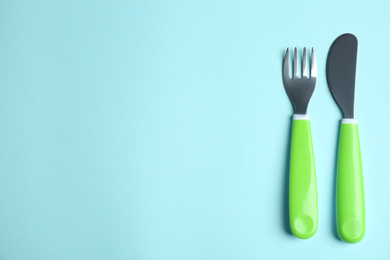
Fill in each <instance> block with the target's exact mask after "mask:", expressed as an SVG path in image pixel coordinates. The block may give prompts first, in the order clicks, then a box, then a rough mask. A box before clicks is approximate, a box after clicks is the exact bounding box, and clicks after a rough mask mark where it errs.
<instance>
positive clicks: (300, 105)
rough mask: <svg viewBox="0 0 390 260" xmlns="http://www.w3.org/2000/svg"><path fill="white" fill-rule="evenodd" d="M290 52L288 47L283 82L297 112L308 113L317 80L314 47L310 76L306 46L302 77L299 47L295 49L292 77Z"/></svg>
mask: <svg viewBox="0 0 390 260" xmlns="http://www.w3.org/2000/svg"><path fill="white" fill-rule="evenodd" d="M289 56H290V52H289V49H288V48H287V51H286V56H285V57H284V65H283V84H284V88H285V89H286V92H287V94H288V96H289V98H290V100H291V102H292V103H293V106H294V108H295V114H306V111H307V106H308V104H309V101H310V98H311V96H312V95H313V92H314V88H315V86H316V81H317V63H316V57H315V53H314V48H312V50H311V63H310V67H311V70H310V78H309V77H308V75H307V64H306V48H304V49H303V59H302V77H300V78H298V56H297V48H295V49H294V66H293V77H292V78H290V73H289V71H290V59H289Z"/></svg>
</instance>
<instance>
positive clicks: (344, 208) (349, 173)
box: [283, 34, 365, 243]
mask: <svg viewBox="0 0 390 260" xmlns="http://www.w3.org/2000/svg"><path fill="white" fill-rule="evenodd" d="M357 45H358V44H357V39H356V37H355V36H354V35H352V34H343V35H341V36H339V37H338V38H337V39H336V40H335V41H334V42H333V44H332V46H331V47H330V50H329V53H328V58H327V64H326V76H327V81H328V85H329V89H330V91H331V93H332V95H333V97H334V99H335V101H336V103H337V105H338V106H339V107H340V109H341V111H342V112H343V118H342V120H341V126H340V136H339V147H338V160H337V182H336V219H337V232H338V235H339V237H340V238H341V239H342V240H343V241H345V242H348V243H357V242H359V241H361V240H362V239H363V237H364V234H365V202H364V188H363V169H362V158H361V152H360V142H359V131H358V124H357V120H356V119H355V118H354V95H355V75H356V59H357ZM289 56H290V53H289V49H287V52H286V55H285V58H284V65H283V84H284V88H285V90H286V92H287V94H288V96H289V98H290V100H291V102H292V104H293V106H294V110H295V113H294V115H293V124H292V134H291V153H290V184H289V218H290V227H291V231H292V232H293V234H294V235H295V236H296V237H298V238H302V239H307V238H310V237H312V236H313V235H314V234H315V232H316V231H317V227H318V201H317V182H316V172H315V162H314V152H313V144H312V137H311V129H310V119H309V115H308V114H307V107H308V104H309V101H310V98H311V96H312V94H313V92H314V89H315V85H316V81H317V64H316V58H315V53H314V49H312V51H311V64H310V77H309V75H308V69H307V57H306V49H305V48H304V49H303V58H302V59H303V60H302V76H301V77H298V55H297V48H295V50H294V60H293V76H292V78H290V73H289V71H290V66H289V64H290V61H289Z"/></svg>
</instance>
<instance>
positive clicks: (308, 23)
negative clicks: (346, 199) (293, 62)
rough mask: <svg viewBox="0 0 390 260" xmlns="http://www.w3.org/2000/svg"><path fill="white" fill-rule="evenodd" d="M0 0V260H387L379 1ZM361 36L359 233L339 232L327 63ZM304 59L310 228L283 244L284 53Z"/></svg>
mask: <svg viewBox="0 0 390 260" xmlns="http://www.w3.org/2000/svg"><path fill="white" fill-rule="evenodd" d="M227 2H229V1H130V2H129V1H104V2H103V1H76V0H72V1H69V0H68V1H10V0H9V1H1V2H0V118H1V124H0V162H1V163H0V259H5V260H6V259H17V260H20V259H28V260H31V259H390V247H389V234H390V227H389V219H390V209H389V206H388V205H389V195H390V188H389V184H390V174H389V172H388V171H389V169H390V160H389V149H390V148H389V147H390V139H389V138H388V137H389V128H390V124H389V120H388V116H389V113H390V106H389V94H390V86H389V80H388V78H387V77H389V76H390V73H389V68H390V65H389V64H388V61H389V60H390V51H389V46H390V36H389V35H390V31H389V24H390V16H389V10H390V5H389V2H388V1H336V0H333V1H283V2H279V1H236V2H234V3H233V1H231V2H229V3H227ZM345 32H351V33H354V34H355V35H356V36H357V37H358V39H359V53H358V65H357V81H356V109H355V112H356V118H357V119H358V120H359V127H360V138H361V146H362V156H363V165H364V177H365V189H366V204H367V232H366V237H365V238H364V240H363V241H362V242H361V243H359V244H356V245H349V244H346V243H343V242H341V241H340V240H338V238H337V236H336V233H335V212H334V199H335V197H334V192H335V165H336V152H337V136H338V129H339V120H340V118H341V113H340V112H339V109H338V108H337V106H336V104H335V102H334V101H333V99H332V96H331V94H330V92H329V89H328V86H327V84H326V77H325V63H326V56H327V53H328V49H329V47H330V45H331V43H332V42H333V40H334V39H335V38H336V37H337V36H339V35H340V34H342V33H345ZM295 46H297V47H300V48H303V47H312V46H313V47H314V48H315V50H316V54H317V62H318V82H317V86H316V90H315V92H314V95H313V97H312V100H311V102H310V105H309V110H308V113H309V114H310V116H311V126H312V134H313V143H314V149H315V158H316V167H317V182H318V199H319V227H318V231H317V233H316V235H315V236H314V237H313V238H312V239H309V240H305V241H303V240H299V239H297V238H295V237H294V236H293V235H291V234H290V233H289V232H288V222H287V220H288V219H287V213H288V212H287V210H288V209H287V206H288V205H287V204H286V203H287V198H288V197H287V185H288V183H287V177H288V175H287V174H288V173H287V171H288V167H287V166H288V165H287V162H288V152H289V151H288V142H289V135H290V127H291V115H292V113H293V110H292V106H291V103H290V101H289V99H288V97H287V95H286V93H285V91H284V88H283V84H282V78H281V68H282V57H283V54H284V52H285V49H286V48H287V47H295Z"/></svg>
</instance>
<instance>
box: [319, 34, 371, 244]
mask: <svg viewBox="0 0 390 260" xmlns="http://www.w3.org/2000/svg"><path fill="white" fill-rule="evenodd" d="M357 47H358V42H357V38H356V37H355V36H354V35H353V34H343V35H341V36H340V37H338V38H337V39H336V40H335V41H334V42H333V44H332V46H331V48H330V50H329V53H328V59H327V65H326V67H327V69H326V70H327V71H326V74H327V80H328V85H329V89H330V91H331V93H332V95H333V97H334V99H335V100H336V103H337V104H338V106H339V107H340V109H341V110H342V112H343V115H344V118H343V119H342V120H341V127H340V137H339V147H338V160H337V181H336V219H337V232H338V235H339V237H340V238H341V239H342V240H343V241H345V242H348V243H357V242H359V241H361V240H362V239H363V237H364V234H365V230H366V217H365V201H364V185H363V167H362V158H361V151H360V140H359V130H358V124H357V120H356V119H354V99H355V77H356V60H357Z"/></svg>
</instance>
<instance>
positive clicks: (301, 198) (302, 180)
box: [289, 115, 318, 239]
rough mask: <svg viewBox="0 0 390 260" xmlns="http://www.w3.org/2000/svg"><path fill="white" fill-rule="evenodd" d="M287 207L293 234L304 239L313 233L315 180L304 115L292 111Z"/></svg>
mask: <svg viewBox="0 0 390 260" xmlns="http://www.w3.org/2000/svg"><path fill="white" fill-rule="evenodd" d="M289 211H290V212H289V213H290V227H291V231H292V232H293V234H294V235H295V236H296V237H298V238H302V239H306V238H310V237H312V236H313V235H314V234H315V233H316V231H317V227H318V205H317V183H316V172H315V164H314V152H313V143H312V139H311V130H310V120H309V116H308V115H294V119H293V126H292V136H291V154H290V187H289Z"/></svg>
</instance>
